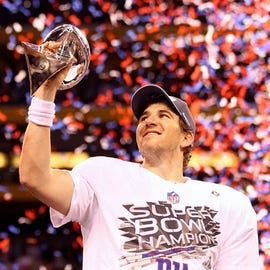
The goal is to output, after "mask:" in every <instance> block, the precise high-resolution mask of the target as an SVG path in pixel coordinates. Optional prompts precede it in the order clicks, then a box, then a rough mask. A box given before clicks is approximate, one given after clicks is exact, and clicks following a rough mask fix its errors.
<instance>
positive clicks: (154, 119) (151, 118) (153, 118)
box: [145, 115, 157, 126]
mask: <svg viewBox="0 0 270 270" xmlns="http://www.w3.org/2000/svg"><path fill="white" fill-rule="evenodd" d="M156 123H157V117H156V116H154V115H149V116H148V117H147V118H146V119H145V125H146V126H152V125H156Z"/></svg>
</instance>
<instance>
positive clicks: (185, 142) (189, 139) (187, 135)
mask: <svg viewBox="0 0 270 270" xmlns="http://www.w3.org/2000/svg"><path fill="white" fill-rule="evenodd" d="M193 141H194V135H193V134H192V133H191V132H184V133H183V137H182V138H181V147H182V148H186V147H188V146H190V145H192V143H193Z"/></svg>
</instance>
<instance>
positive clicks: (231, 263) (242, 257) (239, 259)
mask: <svg viewBox="0 0 270 270" xmlns="http://www.w3.org/2000/svg"><path fill="white" fill-rule="evenodd" d="M228 204H229V205H230V207H229V211H228V212H227V214H225V215H224V216H223V219H224V224H225V226H224V228H222V229H223V230H224V231H225V232H224V238H223V242H222V245H221V246H220V251H219V258H218V261H217V265H215V269H219V270H239V269H246V270H255V269H259V249H258V233H257V219H256V213H255V211H254V209H253V207H252V205H251V203H250V201H249V199H248V197H246V196H245V195H243V194H241V193H240V192H235V193H234V194H233V195H232V196H231V201H230V202H228ZM224 212H225V211H224ZM223 214H224V213H223ZM221 215H222V213H221Z"/></svg>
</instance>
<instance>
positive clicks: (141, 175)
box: [51, 157, 259, 270]
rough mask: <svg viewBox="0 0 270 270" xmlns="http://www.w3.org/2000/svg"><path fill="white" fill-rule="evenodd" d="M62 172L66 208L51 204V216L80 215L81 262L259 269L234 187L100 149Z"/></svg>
mask: <svg viewBox="0 0 270 270" xmlns="http://www.w3.org/2000/svg"><path fill="white" fill-rule="evenodd" d="M70 173H71V176H72V178H73V181H74V184H75V190H74V194H73V198H72V203H71V207H70V210H69V213H68V214H67V216H63V215H61V214H60V213H59V212H57V211H55V210H53V209H51V220H52V223H53V225H54V226H55V227H59V226H61V225H63V224H65V223H67V222H69V221H77V222H79V223H80V225H81V230H82V236H83V269H84V270H91V269H93V270H105V269H106V270H108V269H110V270H127V269H130V270H131V269H144V270H150V269H151V270H213V269H215V270H240V269H241V270H242V269H245V270H256V269H259V255H258V237H257V227H256V214H255V212H254V210H253V208H252V206H251V204H250V201H249V199H248V198H247V197H246V196H245V195H243V194H242V193H240V192H238V191H236V190H234V189H232V188H230V187H227V186H224V185H217V184H213V183H207V182H202V181H198V180H191V179H190V178H186V180H187V181H186V182H185V183H174V182H173V181H167V180H164V179H162V178H160V177H159V176H158V175H156V174H154V173H152V172H150V171H149V170H147V169H145V168H143V167H142V166H141V165H140V164H137V163H132V162H127V161H122V160H119V159H115V158H108V157H93V158H90V159H88V160H87V161H85V162H83V163H81V164H80V165H78V166H76V167H75V168H74V169H73V170H72V171H71V172H70Z"/></svg>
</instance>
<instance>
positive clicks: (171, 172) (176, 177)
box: [142, 158, 185, 183]
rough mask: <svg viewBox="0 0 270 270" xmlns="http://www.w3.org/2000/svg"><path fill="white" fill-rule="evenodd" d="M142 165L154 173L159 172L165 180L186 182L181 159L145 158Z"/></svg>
mask: <svg viewBox="0 0 270 270" xmlns="http://www.w3.org/2000/svg"><path fill="white" fill-rule="evenodd" d="M142 166H143V167H144V168H145V169H148V170H149V171H151V172H152V173H154V174H157V175H158V176H160V177H161V178H163V179H164V180H168V181H172V182H180V183H183V182H185V180H184V177H183V164H182V160H181V159H180V160H179V159H177V160H175V159H167V160H164V159H160V158H155V159H153V158H151V159H145V160H144V161H143V164H142Z"/></svg>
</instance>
